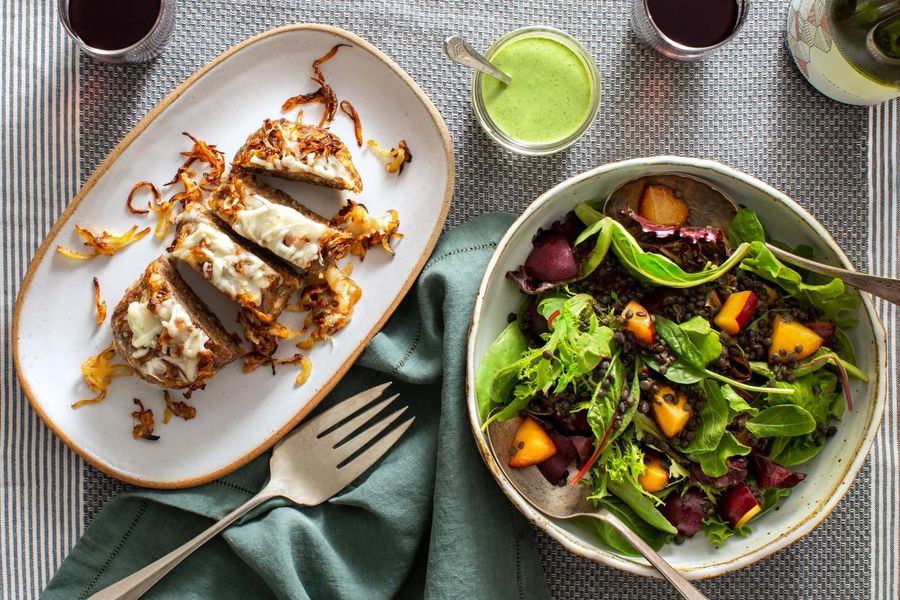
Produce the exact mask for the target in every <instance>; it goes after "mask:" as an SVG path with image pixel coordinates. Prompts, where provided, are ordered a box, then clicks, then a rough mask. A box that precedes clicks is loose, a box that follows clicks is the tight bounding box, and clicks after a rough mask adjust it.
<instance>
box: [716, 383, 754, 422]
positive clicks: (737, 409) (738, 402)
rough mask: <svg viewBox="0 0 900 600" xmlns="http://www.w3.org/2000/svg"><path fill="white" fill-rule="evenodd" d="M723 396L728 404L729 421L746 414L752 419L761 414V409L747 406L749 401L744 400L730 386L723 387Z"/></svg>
mask: <svg viewBox="0 0 900 600" xmlns="http://www.w3.org/2000/svg"><path fill="white" fill-rule="evenodd" d="M721 390H722V396H723V397H724V398H725V400H726V401H727V402H728V409H729V411H728V421H729V423H730V422H731V420H732V419H733V418H734V417H735V416H737V415H739V414H741V413H746V414H748V415H750V416H751V417H755V416H756V415H758V414H759V409H758V408H756V407H755V406H750V405H749V404H747V401H746V400H744V398H743V396H741V395H740V394H738V393H737V392H735V391H734V390H733V389H732V387H731V386H730V385H723V386H722V387H721Z"/></svg>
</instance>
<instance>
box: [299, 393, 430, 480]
mask: <svg viewBox="0 0 900 600" xmlns="http://www.w3.org/2000/svg"><path fill="white" fill-rule="evenodd" d="M390 385H391V382H388V383H384V384H381V385H378V386H375V387H373V388H370V389H368V390H365V391H363V392H360V393H359V394H356V395H355V396H352V397H350V398H348V399H346V400H344V401H343V402H340V403H338V404H337V405H335V406H334V407H332V408H330V409H328V410H327V411H325V412H323V413H322V414H321V415H318V416H317V417H316V418H314V419H312V420H310V421H308V422H307V423H306V424H305V425H303V426H302V427H304V428H308V429H310V430H311V433H312V434H313V435H315V437H316V438H317V439H318V442H319V443H322V442H325V443H327V444H328V445H329V446H331V447H332V448H333V449H334V455H333V458H332V460H335V459H336V460H337V461H338V468H339V469H341V470H344V469H347V470H349V471H351V473H347V475H352V473H353V472H355V471H357V470H358V473H359V474H361V473H362V472H363V471H365V470H366V469H368V468H369V467H370V466H371V465H372V464H373V463H374V462H375V461H377V460H378V459H379V458H380V457H381V456H382V455H383V454H384V453H385V452H387V451H388V450H389V449H390V448H391V446H393V445H394V444H395V443H396V442H397V441H398V440H399V439H400V437H401V436H402V435H403V434H404V433H405V432H406V430H407V429H409V427H410V425H412V423H413V421H415V417H413V418H410V419H407V420H406V421H404V422H402V423H401V424H400V425H398V426H397V427H395V428H394V429H393V430H391V431H390V432H388V434H387V435H385V436H384V437H382V438H381V439H378V441H375V440H376V439H377V438H378V436H380V435H381V434H382V433H383V432H384V431H385V430H387V429H388V428H389V427H390V426H391V425H392V424H393V423H394V422H395V421H397V419H398V418H399V417H400V416H401V415H402V414H403V413H404V412H406V408H407V407H405V406H404V407H402V408H399V409H397V410H395V411H394V412H392V413H390V414H389V415H387V416H385V417H384V418H382V419H380V420H378V421H376V422H374V423H371V424H369V422H370V421H371V420H372V419H373V418H374V417H375V416H376V415H378V414H379V413H381V412H382V411H383V410H384V409H385V408H387V406H388V405H389V404H390V403H391V402H393V401H394V400H396V399H397V397H398V396H399V394H394V395H393V396H390V397H389V398H386V399H384V400H380V401H379V398H380V397H381V394H382V393H383V392H384V391H385V390H386V389H387V388H388V386H390ZM373 442H374V443H373ZM370 444H371V445H370ZM366 446H369V447H368V448H366ZM364 448H365V449H364ZM363 449H364V450H363ZM360 450H362V452H360ZM352 476H353V477H355V476H356V475H352Z"/></svg>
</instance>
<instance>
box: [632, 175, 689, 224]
mask: <svg viewBox="0 0 900 600" xmlns="http://www.w3.org/2000/svg"><path fill="white" fill-rule="evenodd" d="M638 214H639V215H641V216H642V217H645V218H647V219H650V220H651V221H653V222H654V223H659V224H660V225H676V226H679V227H680V226H681V225H684V224H685V223H686V222H687V219H688V205H687V202H685V201H684V200H682V199H681V198H678V197H677V196H676V195H675V190H673V189H672V188H670V187H669V186H667V185H648V186H647V187H645V188H644V191H643V192H642V193H641V198H640V200H638Z"/></svg>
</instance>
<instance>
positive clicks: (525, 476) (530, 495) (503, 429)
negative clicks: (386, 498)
mask: <svg viewBox="0 0 900 600" xmlns="http://www.w3.org/2000/svg"><path fill="white" fill-rule="evenodd" d="M520 423H521V419H519V418H516V419H510V420H508V421H495V422H493V423H491V424H490V425H489V426H488V428H487V436H486V437H487V441H488V445H489V446H490V447H491V452H492V453H493V454H494V458H495V459H496V462H497V464H498V465H500V469H501V470H502V471H503V474H504V475H505V476H506V480H507V481H509V482H510V484H512V486H513V487H514V488H515V489H516V491H518V492H519V494H520V495H521V496H522V497H523V498H525V500H526V501H528V503H529V504H531V505H532V506H533V507H535V508H536V509H538V510H539V511H541V512H542V513H544V514H545V515H548V516H550V517H553V518H555V519H574V518H576V517H590V518H592V519H597V520H599V521H603V522H604V523H606V524H608V525H609V526H610V527H612V528H613V529H615V530H616V531H617V532H619V534H621V536H622V537H623V538H625V539H626V540H627V541H628V543H629V544H631V546H632V547H633V548H634V549H635V550H637V551H638V552H640V553H641V554H642V555H643V556H644V558H646V559H647V560H648V561H649V562H650V564H651V565H653V566H654V567H655V568H656V570H657V571H659V573H660V575H662V576H663V577H665V578H666V579H667V580H668V581H669V583H671V584H672V586H673V587H674V588H675V589H676V590H678V592H679V593H680V594H681V596H682V597H684V598H687V600H706V596H704V595H703V594H702V593H701V592H700V591H699V590H698V589H697V588H695V587H694V586H693V585H692V584H691V582H689V581H688V580H687V579H685V578H684V576H683V575H681V573H679V572H678V571H676V570H675V569H674V568H673V567H672V565H670V564H669V563H668V562H666V560H665V559H664V558H663V557H661V556H660V555H659V554H657V553H656V551H655V550H653V548H651V547H650V546H649V545H647V543H646V542H645V541H644V540H643V539H641V537H640V536H639V535H638V534H636V533H635V532H634V531H632V530H631V529H630V528H629V527H628V525H626V524H625V523H624V522H622V521H621V520H620V519H619V518H618V517H616V516H615V515H614V514H613V513H611V512H610V511H608V510H606V509H605V508H597V507H595V506H594V505H593V504H592V503H591V501H590V500H588V498H587V493H586V490H585V488H584V486H580V485H569V484H566V485H562V486H556V485H549V484H548V483H547V480H546V479H544V477H543V475H541V473H540V471H538V470H537V469H536V468H532V467H527V468H518V469H517V468H513V467H511V466H509V457H508V455H505V454H504V453H502V452H500V453H498V452H497V450H496V449H497V448H512V447H513V439H514V438H515V435H516V431H517V430H518V428H519V424H520Z"/></svg>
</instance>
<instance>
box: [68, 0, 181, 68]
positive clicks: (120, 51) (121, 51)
mask: <svg viewBox="0 0 900 600" xmlns="http://www.w3.org/2000/svg"><path fill="white" fill-rule="evenodd" d="M71 1H72V0H57V6H58V7H59V20H60V21H61V22H62V25H63V28H64V29H65V30H66V32H67V33H68V34H69V36H70V37H71V38H72V39H73V40H75V43H76V44H78V45H79V46H81V47H82V48H83V49H84V50H86V51H88V52H90V53H91V54H93V55H95V56H103V57H106V58H116V57H119V56H124V55H125V54H127V53H128V52H130V51H132V50H134V49H135V48H138V47H140V45H141V44H143V43H144V42H146V41H147V40H148V39H149V38H150V36H152V35H153V34H154V32H156V29H157V28H158V27H159V24H160V22H161V21H162V18H163V13H164V12H165V10H164V9H165V3H166V2H167V1H169V0H159V12H158V13H157V15H156V20H155V21H154V22H153V25H152V26H151V27H150V29H148V30H147V33H146V34H145V35H144V36H143V37H142V38H141V39H139V40H138V41H136V42H135V43H133V44H131V45H130V46H125V47H124V48H116V49H115V50H104V49H103V48H95V47H94V46H91V45H90V44H88V43H87V42H85V41H84V40H83V39H81V36H79V35H78V33H76V32H75V30H74V29H73V28H72V24H71V23H70V22H69V4H70V3H71Z"/></svg>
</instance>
